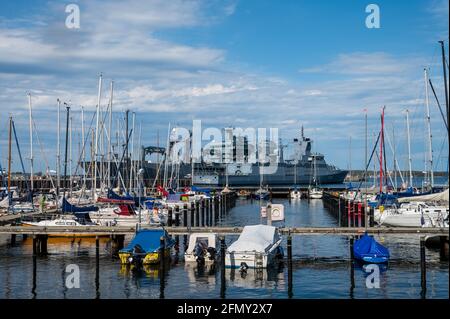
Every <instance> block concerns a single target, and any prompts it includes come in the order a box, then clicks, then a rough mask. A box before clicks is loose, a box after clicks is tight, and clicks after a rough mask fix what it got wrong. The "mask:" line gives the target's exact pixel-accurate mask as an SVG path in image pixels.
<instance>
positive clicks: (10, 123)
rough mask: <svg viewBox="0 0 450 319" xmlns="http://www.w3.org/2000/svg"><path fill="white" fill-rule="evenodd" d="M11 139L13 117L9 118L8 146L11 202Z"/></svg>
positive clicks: (9, 195) (9, 194)
mask: <svg viewBox="0 0 450 319" xmlns="http://www.w3.org/2000/svg"><path fill="white" fill-rule="evenodd" d="M11 139H12V116H11V115H10V116H9V144H8V197H9V198H10V200H11Z"/></svg>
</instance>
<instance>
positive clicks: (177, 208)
mask: <svg viewBox="0 0 450 319" xmlns="http://www.w3.org/2000/svg"><path fill="white" fill-rule="evenodd" d="M175 226H176V227H180V206H178V205H177V206H175Z"/></svg>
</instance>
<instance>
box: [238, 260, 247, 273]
mask: <svg viewBox="0 0 450 319" xmlns="http://www.w3.org/2000/svg"><path fill="white" fill-rule="evenodd" d="M248 268H249V267H248V265H247V263H245V262H241V267H240V268H239V271H240V272H241V274H242V273H245V274H246V273H247V269H248Z"/></svg>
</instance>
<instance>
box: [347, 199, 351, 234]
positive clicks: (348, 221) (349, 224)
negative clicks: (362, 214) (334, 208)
mask: <svg viewBox="0 0 450 319" xmlns="http://www.w3.org/2000/svg"><path fill="white" fill-rule="evenodd" d="M346 202H347V217H348V218H347V227H352V222H351V206H350V201H349V200H348V199H347V200H346Z"/></svg>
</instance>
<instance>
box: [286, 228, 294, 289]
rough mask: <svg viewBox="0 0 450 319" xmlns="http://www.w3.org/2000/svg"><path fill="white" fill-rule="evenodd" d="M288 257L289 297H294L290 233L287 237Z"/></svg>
mask: <svg viewBox="0 0 450 319" xmlns="http://www.w3.org/2000/svg"><path fill="white" fill-rule="evenodd" d="M287 257H288V296H289V298H292V297H293V293H292V236H291V234H290V233H289V235H288V237H287Z"/></svg>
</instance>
